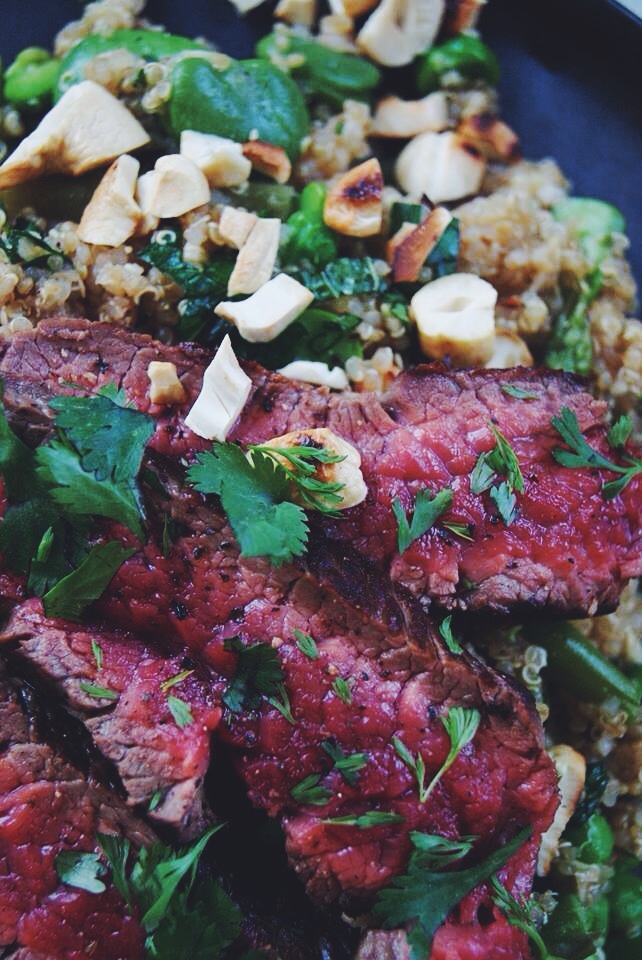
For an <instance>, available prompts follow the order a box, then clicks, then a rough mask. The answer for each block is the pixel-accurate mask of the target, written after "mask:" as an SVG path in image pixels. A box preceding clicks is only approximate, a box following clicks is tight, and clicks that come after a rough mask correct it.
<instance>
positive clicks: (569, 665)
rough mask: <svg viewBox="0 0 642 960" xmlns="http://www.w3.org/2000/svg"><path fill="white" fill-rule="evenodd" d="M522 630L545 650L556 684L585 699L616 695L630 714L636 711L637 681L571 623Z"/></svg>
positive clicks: (592, 699)
mask: <svg viewBox="0 0 642 960" xmlns="http://www.w3.org/2000/svg"><path fill="white" fill-rule="evenodd" d="M525 634H526V637H527V638H528V640H529V642H530V643H535V644H537V645H538V646H541V647H544V649H545V650H546V653H547V655H548V675H549V676H550V677H551V679H552V680H553V681H554V682H555V683H556V684H558V685H559V686H563V687H565V688H566V689H567V690H570V692H571V693H573V694H575V696H576V697H577V698H578V699H579V700H583V701H585V702H587V703H602V701H604V700H606V699H608V698H609V697H617V698H618V699H619V700H620V702H621V703H622V706H623V708H624V709H625V710H626V711H627V713H628V714H629V716H630V717H634V716H635V715H636V714H637V711H638V709H639V707H640V696H639V692H638V689H637V686H636V684H635V683H634V682H633V681H632V680H630V679H629V678H628V677H626V676H625V675H624V674H623V673H622V671H621V670H618V668H617V667H616V666H615V664H613V663H612V662H611V661H610V660H607V659H606V657H605V656H604V655H603V654H602V653H600V651H599V650H598V649H597V647H596V646H595V644H593V643H591V641H590V640H588V639H587V638H586V637H585V636H584V635H583V634H582V633H580V631H579V630H578V629H577V628H576V627H574V626H572V624H570V623H555V624H536V625H529V626H527V627H526V628H525Z"/></svg>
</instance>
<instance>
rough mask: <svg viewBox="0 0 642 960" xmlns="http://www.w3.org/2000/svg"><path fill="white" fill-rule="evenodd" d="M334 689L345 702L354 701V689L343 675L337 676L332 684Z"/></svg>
mask: <svg viewBox="0 0 642 960" xmlns="http://www.w3.org/2000/svg"><path fill="white" fill-rule="evenodd" d="M332 689H333V690H334V692H335V693H336V695H337V696H338V697H339V698H340V699H341V700H343V702H344V703H347V704H350V703H352V690H351V689H350V684H349V683H348V681H347V680H344V679H343V677H337V678H336V679H335V681H334V683H333V684H332Z"/></svg>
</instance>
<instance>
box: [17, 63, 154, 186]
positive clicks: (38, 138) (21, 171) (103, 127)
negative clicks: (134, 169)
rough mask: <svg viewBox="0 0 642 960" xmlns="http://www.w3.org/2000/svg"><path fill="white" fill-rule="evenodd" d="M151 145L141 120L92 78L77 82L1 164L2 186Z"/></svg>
mask: <svg viewBox="0 0 642 960" xmlns="http://www.w3.org/2000/svg"><path fill="white" fill-rule="evenodd" d="M146 143H149V136H148V134H147V132H146V131H145V130H144V128H143V127H142V126H141V125H140V123H139V122H138V120H137V119H136V118H135V117H134V116H133V114H131V113H130V112H129V110H128V109H127V107H124V106H123V104H122V103H120V101H119V100H117V99H116V97H114V96H112V95H111V93H109V92H108V91H107V90H105V88H104V87H101V86H100V85H99V84H98V83H94V82H93V81H92V80H84V81H83V82H82V83H78V84H76V85H75V86H73V87H70V88H69V90H67V92H66V93H65V94H64V96H62V97H61V98H60V100H59V101H58V103H57V104H56V105H55V106H54V107H52V109H51V110H50V111H49V113H47V114H45V116H44V117H43V119H42V120H41V121H40V123H39V124H38V126H37V127H36V129H35V130H34V131H33V132H32V133H30V134H29V136H28V137H25V139H24V140H22V141H21V142H20V143H19V144H18V146H17V147H16V149H15V150H14V152H13V153H12V154H11V156H10V157H9V158H8V159H7V160H5V162H4V163H3V164H2V166H0V189H1V190H4V189H5V188H6V187H13V186H15V185H16V184H18V183H23V182H24V181H26V180H33V179H34V177H39V176H40V175H41V174H43V173H71V174H74V175H75V174H78V173H84V172H85V170H92V169H93V168H94V167H99V166H100V165H101V164H103V163H107V162H108V161H111V160H114V159H115V158H116V157H119V156H120V155H121V154H123V153H129V151H130V150H136V149H137V148H138V147H142V146H143V145H144V144H146Z"/></svg>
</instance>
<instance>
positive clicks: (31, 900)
mask: <svg viewBox="0 0 642 960" xmlns="http://www.w3.org/2000/svg"><path fill="white" fill-rule="evenodd" d="M98 831H100V832H105V833H117V834H125V835H126V836H129V837H130V838H131V839H132V840H133V842H134V843H136V844H141V843H144V842H149V841H150V840H151V839H152V838H151V834H150V833H149V831H148V830H147V828H145V827H144V825H142V824H141V823H140V822H139V821H137V820H136V819H135V818H134V817H133V816H132V815H131V813H130V812H129V811H128V810H127V808H126V807H125V806H124V805H123V803H122V802H121V801H120V800H119V799H118V798H117V797H115V796H113V795H110V794H109V793H107V791H105V790H104V789H103V788H102V787H99V786H97V785H96V784H92V783H89V782H87V780H85V779H84V777H83V776H82V775H81V774H80V773H79V772H78V771H77V770H76V769H74V768H73V767H72V766H70V765H69V764H68V763H67V762H66V761H64V760H62V759H61V758H60V757H59V756H58V755H57V754H56V753H55V751H54V750H53V749H52V748H51V747H50V746H48V745H47V744H45V743H43V742H39V741H38V739H37V738H36V736H35V734H34V732H33V730H32V729H31V725H30V722H29V717H28V716H27V715H26V714H25V712H24V711H23V709H22V707H21V704H20V699H19V695H18V688H17V687H15V686H14V685H13V684H12V683H11V682H10V681H9V680H8V679H7V677H6V675H5V673H4V672H3V667H2V664H1V663H0V948H2V947H6V948H10V947H16V948H23V949H24V951H25V952H24V953H22V954H21V953H20V952H18V956H26V957H29V956H33V957H40V956H42V957H45V958H47V960H62V958H65V960H67V958H69V960H74V958H81V957H88V956H99V957H100V958H101V960H143V957H144V956H145V951H144V933H143V931H142V929H141V927H140V926H139V924H138V923H137V921H136V920H135V919H133V918H132V917H131V916H129V914H128V912H127V910H126V907H125V902H124V900H123V898H122V897H121V895H120V894H119V893H118V892H117V890H116V889H115V887H113V886H112V885H111V884H109V885H108V886H107V889H106V890H105V891H104V892H103V893H102V894H101V895H100V896H96V895H95V894H91V893H88V892H87V891H85V890H81V889H78V888H76V887H70V886H67V885H64V884H63V883H62V882H61V881H60V880H59V878H58V875H57V873H56V867H55V861H56V856H57V855H58V854H59V853H60V852H61V851H65V850H74V851H93V850H95V849H96V847H95V843H96V833H97V832H98Z"/></svg>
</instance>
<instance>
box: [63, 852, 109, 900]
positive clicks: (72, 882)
mask: <svg viewBox="0 0 642 960" xmlns="http://www.w3.org/2000/svg"><path fill="white" fill-rule="evenodd" d="M55 867H56V873H57V874H58V879H59V880H62V882H63V883H66V884H67V886H69V887H76V888H77V889H78V890H87V891H88V892H89V893H103V892H104V891H105V890H106V889H107V888H106V886H105V884H104V883H103V882H102V880H100V879H99V877H102V876H103V875H104V874H105V873H106V869H105V867H104V866H103V864H102V863H101V862H100V854H98V853H82V852H79V851H78V850H61V851H60V853H58V854H56V860H55Z"/></svg>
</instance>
